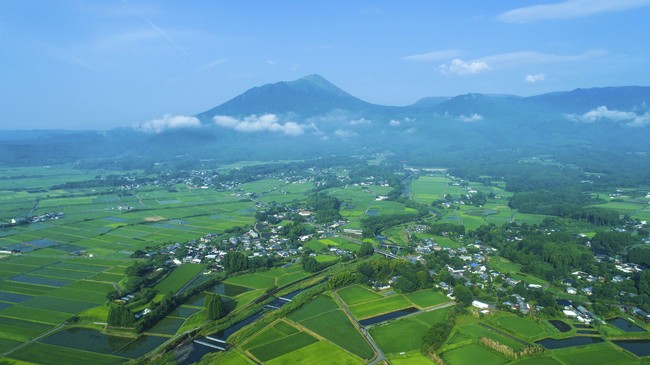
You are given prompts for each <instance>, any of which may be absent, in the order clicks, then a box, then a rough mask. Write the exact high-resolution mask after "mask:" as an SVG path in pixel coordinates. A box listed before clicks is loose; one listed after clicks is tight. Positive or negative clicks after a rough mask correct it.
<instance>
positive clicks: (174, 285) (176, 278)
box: [154, 264, 206, 295]
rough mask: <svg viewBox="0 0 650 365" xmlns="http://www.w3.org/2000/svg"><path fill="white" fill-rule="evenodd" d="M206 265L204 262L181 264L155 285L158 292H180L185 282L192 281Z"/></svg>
mask: <svg viewBox="0 0 650 365" xmlns="http://www.w3.org/2000/svg"><path fill="white" fill-rule="evenodd" d="M205 267H206V265H202V264H185V265H182V266H179V267H177V268H175V269H174V271H172V272H171V274H169V275H167V277H166V278H165V279H163V280H162V281H161V282H160V283H158V285H156V286H155V287H154V289H155V290H157V291H158V293H161V294H163V295H164V294H167V293H169V292H172V293H174V294H175V293H176V292H178V291H179V290H180V289H181V288H182V287H183V286H184V285H185V284H187V283H188V282H190V280H192V279H193V278H194V277H195V276H196V275H198V274H199V273H200V272H201V271H203V269H205Z"/></svg>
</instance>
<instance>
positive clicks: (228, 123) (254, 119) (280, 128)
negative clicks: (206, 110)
mask: <svg viewBox="0 0 650 365" xmlns="http://www.w3.org/2000/svg"><path fill="white" fill-rule="evenodd" d="M212 120H213V121H214V123H215V124H216V125H218V126H220V127H224V128H228V129H233V130H236V131H238V132H244V133H252V132H274V133H282V134H285V135H288V136H299V135H301V134H304V133H305V132H306V131H308V130H314V131H316V130H317V129H316V127H315V126H314V125H313V124H308V125H305V124H298V123H296V122H286V123H280V119H279V118H278V117H277V116H276V115H275V114H264V115H260V116H257V115H254V114H253V115H249V116H247V117H245V118H244V119H237V118H234V117H231V116H227V115H216V116H214V118H212Z"/></svg>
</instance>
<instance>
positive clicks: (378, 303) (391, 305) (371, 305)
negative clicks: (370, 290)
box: [349, 295, 411, 319]
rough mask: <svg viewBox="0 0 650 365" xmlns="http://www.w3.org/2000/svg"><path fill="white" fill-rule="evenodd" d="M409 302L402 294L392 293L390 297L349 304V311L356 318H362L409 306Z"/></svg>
mask: <svg viewBox="0 0 650 365" xmlns="http://www.w3.org/2000/svg"><path fill="white" fill-rule="evenodd" d="M410 306H411V302H410V301H409V300H408V299H406V298H405V297H404V296H402V295H394V296H391V297H387V298H383V299H379V300H375V301H371V302H364V303H361V304H357V305H354V306H349V309H350V312H351V313H352V314H353V315H354V317H355V318H357V319H364V318H369V317H374V316H377V315H379V314H384V313H388V312H393V311H396V310H398V309H403V308H406V307H410Z"/></svg>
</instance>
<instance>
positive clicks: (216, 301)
mask: <svg viewBox="0 0 650 365" xmlns="http://www.w3.org/2000/svg"><path fill="white" fill-rule="evenodd" d="M205 307H206V309H207V312H208V319H209V320H211V321H215V320H217V319H219V318H221V317H223V316H224V315H226V310H225V308H224V307H223V302H222V301H221V296H220V295H217V294H212V295H210V294H209V295H208V297H207V298H206V300H205Z"/></svg>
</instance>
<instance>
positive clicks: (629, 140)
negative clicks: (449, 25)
mask: <svg viewBox="0 0 650 365" xmlns="http://www.w3.org/2000/svg"><path fill="white" fill-rule="evenodd" d="M265 114H273V115H272V116H267V117H266V119H263V120H262V119H260V118H261V116H262V115H265ZM252 115H257V117H251V116H252ZM196 116H197V117H198V118H199V119H200V121H201V122H202V124H201V125H200V126H197V125H193V126H188V127H185V128H182V127H178V126H172V127H169V128H167V129H165V128H162V129H161V131H159V133H146V132H145V131H142V130H138V129H130V128H124V129H116V130H111V131H107V132H94V131H19V132H11V131H8V132H0V163H4V164H8V165H12V164H16V165H18V164H28V163H33V162H34V161H37V162H38V163H43V164H55V163H61V162H79V161H84V160H86V159H93V158H114V157H115V156H119V157H120V158H122V159H123V161H126V162H125V163H131V162H133V161H135V160H133V156H137V158H138V159H142V160H143V161H144V159H145V158H153V159H155V158H158V157H163V156H173V157H174V158H177V159H181V160H183V159H188V160H192V159H194V158H197V157H200V158H206V159H216V160H220V161H235V160H240V159H247V160H255V159H259V160H262V159H291V158H298V159H300V158H307V157H308V156H311V157H315V156H322V155H325V154H348V155H349V154H367V153H368V152H373V151H383V152H385V151H388V152H392V153H394V154H396V155H400V156H403V158H404V159H411V158H416V157H417V158H418V159H420V160H423V161H436V163H438V164H440V165H445V164H446V163H447V162H446V161H448V159H449V158H451V157H452V156H453V157H454V158H457V159H460V160H463V159H466V158H470V157H468V156H475V155H476V154H478V155H479V156H485V154H491V153H493V151H517V153H519V154H532V153H534V152H533V151H537V153H540V152H542V153H545V154H552V153H553V152H554V151H558V150H560V149H564V150H566V149H567V148H568V149H573V150H576V149H580V150H581V151H583V150H585V149H592V148H594V149H603V150H606V151H608V150H614V149H616V150H617V151H618V152H622V153H625V152H626V151H627V152H634V153H639V152H642V153H648V154H650V143H648V141H647V137H646V136H647V135H648V133H647V128H650V87H642V86H624V87H604V88H592V89H576V90H572V91H560V92H553V93H547V94H543V95H537V96H531V97H519V96H514V95H489V94H477V93H471V94H465V95H459V96H455V97H426V98H423V99H421V100H419V101H418V102H416V103H414V104H412V105H409V106H403V107H393V106H383V105H376V104H371V103H368V102H366V101H364V100H361V99H359V98H357V97H355V96H353V95H350V94H349V93H347V92H345V91H343V90H341V89H340V88H338V87H337V86H335V85H334V84H332V83H330V82H329V81H327V80H326V79H324V78H323V77H321V76H319V75H309V76H305V77H303V78H300V79H298V80H295V81H288V82H285V81H283V82H277V83H273V84H267V85H263V86H259V87H254V88H252V89H250V90H248V91H246V92H244V93H243V94H241V95H239V96H236V97H234V98H233V99H231V100H229V101H227V102H225V103H223V104H221V105H218V106H216V107H214V108H212V109H210V110H208V111H205V112H202V113H199V114H197V115H196ZM215 116H222V118H221V119H220V121H219V123H213V122H212V121H213V118H214V117H215Z"/></svg>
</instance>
